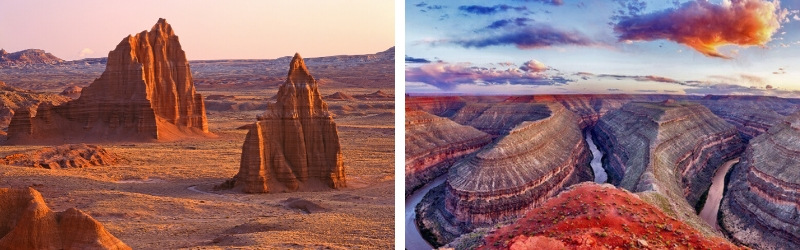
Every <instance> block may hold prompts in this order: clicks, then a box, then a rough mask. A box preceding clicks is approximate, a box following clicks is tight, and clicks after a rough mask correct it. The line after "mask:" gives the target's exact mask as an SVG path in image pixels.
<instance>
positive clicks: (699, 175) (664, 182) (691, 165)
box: [593, 101, 744, 233]
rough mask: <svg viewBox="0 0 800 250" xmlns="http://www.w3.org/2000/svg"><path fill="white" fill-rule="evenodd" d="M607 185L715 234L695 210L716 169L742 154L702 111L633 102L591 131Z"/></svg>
mask: <svg viewBox="0 0 800 250" xmlns="http://www.w3.org/2000/svg"><path fill="white" fill-rule="evenodd" d="M593 136H594V138H595V141H596V142H597V144H598V147H599V149H600V150H601V151H603V152H605V153H606V155H605V157H603V167H604V168H605V169H606V172H607V173H608V177H609V182H610V183H612V184H614V185H616V186H619V187H622V188H625V189H627V190H630V191H632V192H640V193H641V194H640V196H642V197H643V199H645V200H646V201H648V202H652V203H654V204H658V205H659V206H660V207H661V209H662V210H663V211H665V212H666V213H668V214H670V215H672V216H675V217H676V218H678V219H680V220H682V221H684V222H686V223H688V224H690V225H692V226H695V227H696V228H698V229H699V230H701V231H703V232H704V233H713V230H712V229H711V228H709V227H708V225H707V224H706V223H704V222H702V221H700V219H699V217H697V215H696V214H695V211H694V209H693V207H694V206H695V205H696V204H697V203H698V202H699V201H700V197H701V196H702V194H703V193H704V192H705V191H706V190H708V188H709V186H710V185H711V182H710V181H709V180H711V177H712V176H713V174H714V172H715V171H716V169H717V167H719V166H720V165H721V164H723V163H724V162H725V161H727V160H729V159H732V158H735V157H736V156H737V155H738V154H739V153H741V152H742V150H743V149H744V144H743V143H742V141H741V138H740V137H739V133H738V131H737V130H736V128H735V127H734V126H733V125H730V124H728V123H727V122H725V121H724V120H722V119H721V118H719V117H717V116H715V115H714V114H712V113H711V112H710V111H709V110H708V109H707V108H705V107H704V106H702V105H699V104H694V103H688V102H675V101H666V102H661V103H640V102H634V103H629V104H626V105H624V106H623V107H622V108H621V109H618V110H615V111H612V112H609V113H608V114H606V115H605V116H603V117H602V118H601V119H600V121H599V122H598V123H597V126H595V128H594V130H593Z"/></svg>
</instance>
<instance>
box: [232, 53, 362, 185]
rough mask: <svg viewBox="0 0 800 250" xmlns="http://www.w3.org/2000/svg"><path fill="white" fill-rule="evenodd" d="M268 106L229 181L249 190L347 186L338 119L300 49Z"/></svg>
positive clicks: (254, 126)
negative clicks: (274, 98)
mask: <svg viewBox="0 0 800 250" xmlns="http://www.w3.org/2000/svg"><path fill="white" fill-rule="evenodd" d="M268 108H269V109H268V110H267V111H266V112H265V113H264V114H262V115H259V117H258V122H256V123H255V124H254V125H251V126H250V128H249V129H250V131H249V132H248V133H247V137H246V138H245V142H244V145H243V146H242V161H241V165H240V167H239V173H238V174H236V176H235V177H234V178H233V180H231V181H229V182H228V184H227V186H235V187H241V188H242V190H243V191H244V192H247V193H267V192H282V191H296V190H302V191H310V190H321V189H328V188H341V187H345V186H346V181H345V173H344V162H343V159H342V149H341V145H340V144H339V133H338V131H337V130H336V123H335V122H334V121H333V117H332V116H331V113H330V112H328V105H327V104H326V103H325V101H323V100H322V97H321V95H320V93H319V89H318V85H317V81H316V80H315V79H314V77H313V76H311V73H310V72H309V71H308V68H307V67H306V65H305V62H304V61H303V58H302V57H300V54H295V55H294V58H292V61H291V62H290V63H289V73H288V75H287V78H286V81H285V82H284V83H283V85H281V86H280V88H279V90H278V94H277V101H276V102H275V103H272V104H270V105H268ZM231 182H233V183H231ZM231 184H232V185H231Z"/></svg>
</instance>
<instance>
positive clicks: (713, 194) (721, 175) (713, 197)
mask: <svg viewBox="0 0 800 250" xmlns="http://www.w3.org/2000/svg"><path fill="white" fill-rule="evenodd" d="M737 162H739V158H736V159H733V160H730V161H728V162H726V163H725V164H723V165H722V167H720V168H718V169H717V172H716V173H714V178H713V179H711V188H710V189H709V190H708V198H706V204H705V205H703V210H700V218H702V219H703V220H704V221H705V222H706V223H708V225H711V226H713V227H714V229H716V230H719V224H717V213H719V203H720V201H721V200H722V190H724V189H725V175H726V174H728V170H730V169H731V166H733V164H736V163H737Z"/></svg>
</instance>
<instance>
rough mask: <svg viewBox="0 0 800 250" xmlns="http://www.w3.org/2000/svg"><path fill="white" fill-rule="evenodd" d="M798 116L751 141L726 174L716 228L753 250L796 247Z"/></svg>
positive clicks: (799, 237) (798, 234)
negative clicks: (726, 182)
mask: <svg viewBox="0 0 800 250" xmlns="http://www.w3.org/2000/svg"><path fill="white" fill-rule="evenodd" d="M798 153H800V113H796V114H794V115H790V116H788V117H787V118H786V119H784V120H783V121H782V122H780V123H778V124H776V125H775V126H773V127H772V128H770V129H769V130H767V132H766V133H763V134H761V135H760V136H757V137H755V138H753V139H752V140H751V141H750V145H748V147H747V150H746V151H745V153H744V154H743V155H742V158H741V161H740V162H739V163H738V164H736V165H735V166H734V167H733V170H731V172H730V173H729V177H727V179H729V184H728V186H727V190H726V191H725V193H724V198H723V200H722V205H721V207H720V210H721V216H720V217H719V218H720V221H721V222H720V227H721V228H722V230H723V232H725V234H726V235H729V236H730V237H732V238H733V239H734V241H735V242H739V243H741V244H744V245H746V246H749V247H752V248H756V249H796V248H798V247H800V244H798V242H800V223H798V222H800V221H798V216H799V215H800V212H799V211H800V210H799V209H800V195H798V193H800V191H799V190H800V181H798V180H800V159H799V158H798V157H797V155H798Z"/></svg>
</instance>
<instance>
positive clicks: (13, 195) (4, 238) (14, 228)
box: [0, 188, 131, 249]
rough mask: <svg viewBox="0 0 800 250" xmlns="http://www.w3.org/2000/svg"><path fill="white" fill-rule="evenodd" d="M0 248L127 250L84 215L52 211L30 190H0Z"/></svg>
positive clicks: (125, 246) (72, 211) (37, 193)
mask: <svg viewBox="0 0 800 250" xmlns="http://www.w3.org/2000/svg"><path fill="white" fill-rule="evenodd" d="M0 211H1V212H0V249H131V248H130V247H129V246H128V245H126V244H125V243H123V242H122V241H120V240H119V239H117V238H116V237H114V236H113V235H111V234H110V233H109V232H108V231H106V230H105V228H104V227H103V225H102V224H100V223H99V222H97V221H96V220H95V219H93V218H92V217H91V216H89V215H88V214H86V213H84V212H82V211H80V210H78V209H75V208H70V209H67V210H66V211H63V212H53V211H51V210H50V208H49V207H47V204H45V202H44V199H43V198H42V195H41V194H40V193H39V192H37V191H36V190H34V189H33V188H27V189H9V188H0Z"/></svg>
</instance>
